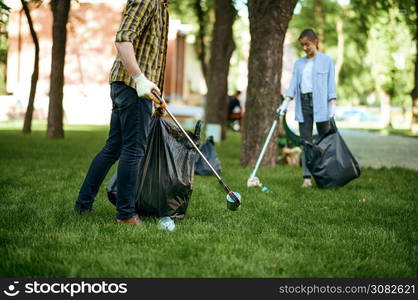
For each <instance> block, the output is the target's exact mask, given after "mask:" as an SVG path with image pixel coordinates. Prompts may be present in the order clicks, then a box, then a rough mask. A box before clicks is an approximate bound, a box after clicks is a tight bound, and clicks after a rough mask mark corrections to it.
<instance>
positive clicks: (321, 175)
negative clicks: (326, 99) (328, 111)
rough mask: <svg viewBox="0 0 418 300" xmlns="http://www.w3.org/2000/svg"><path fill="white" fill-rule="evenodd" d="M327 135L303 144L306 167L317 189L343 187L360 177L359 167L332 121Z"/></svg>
mask: <svg viewBox="0 0 418 300" xmlns="http://www.w3.org/2000/svg"><path fill="white" fill-rule="evenodd" d="M330 123H331V128H330V130H329V131H328V133H327V134H325V135H323V136H319V137H318V138H317V139H316V140H315V141H314V143H313V144H311V143H309V142H304V147H305V155H306V156H305V157H306V166H307V167H308V169H309V171H310V172H311V173H312V176H313V178H314V179H315V182H316V184H317V185H318V187H321V188H329V187H333V186H343V185H345V184H347V183H348V182H350V181H351V180H353V179H355V178H357V177H359V176H360V165H359V163H358V162H357V160H356V158H355V157H354V156H353V154H352V153H351V151H350V149H348V147H347V144H346V143H345V141H344V140H343V138H342V137H341V135H340V133H339V132H338V129H337V125H336V124H335V121H334V119H332V120H331V122H330Z"/></svg>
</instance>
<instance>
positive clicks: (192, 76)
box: [0, 0, 206, 124]
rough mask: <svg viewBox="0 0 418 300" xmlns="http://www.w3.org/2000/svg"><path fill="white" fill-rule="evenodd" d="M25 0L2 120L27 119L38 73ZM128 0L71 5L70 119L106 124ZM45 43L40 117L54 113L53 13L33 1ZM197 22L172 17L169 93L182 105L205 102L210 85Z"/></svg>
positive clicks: (15, 26)
mask: <svg viewBox="0 0 418 300" xmlns="http://www.w3.org/2000/svg"><path fill="white" fill-rule="evenodd" d="M19 2H20V1H11V0H9V1H6V3H7V4H8V5H9V6H10V7H11V8H12V10H11V12H10V19H9V25H8V32H9V51H8V62H7V91H8V92H9V93H11V94H12V95H11V96H3V97H2V99H1V101H0V120H9V119H19V118H22V117H23V115H24V113H25V110H26V105H27V99H28V96H29V90H30V81H31V75H32V72H33V61H34V45H33V41H32V38H31V36H30V31H29V26H28V24H27V20H26V16H25V15H24V13H23V11H22V9H21V5H20V3H19ZM125 4H126V0H110V1H109V0H108V1H106V0H79V1H78V3H77V2H73V3H72V6H71V11H70V16H69V21H68V24H67V29H68V36H67V48H66V58H65V59H66V61H65V71H64V72H65V86H64V113H65V117H64V118H65V122H66V123H70V124H106V123H108V122H109V118H110V110H111V101H110V96H109V93H110V89H109V83H108V77H109V72H110V68H111V66H112V64H113V61H114V59H115V56H116V49H115V47H114V38H115V35H116V32H117V30H118V26H119V24H120V20H121V17H122V10H123V7H124V5H125ZM30 5H31V15H32V18H33V23H34V27H35V30H36V32H37V34H38V38H39V44H40V60H39V81H38V86H37V95H36V99H35V112H34V118H35V119H46V117H47V114H48V101H49V97H48V93H49V77H50V72H51V48H52V13H51V9H50V7H49V3H42V4H41V5H37V4H34V3H30ZM191 30H192V28H191V26H190V25H185V24H181V22H180V21H178V20H173V19H171V20H170V28H169V41H168V56H167V68H166V77H165V85H164V94H165V96H166V97H167V99H170V100H171V101H172V103H176V104H177V105H179V104H182V105H196V106H202V105H203V103H202V102H203V96H202V95H203V94H205V93H206V86H205V82H204V79H203V75H202V73H201V70H200V65H199V62H198V61H197V58H196V54H195V52H194V48H193V45H192V43H193V36H191Z"/></svg>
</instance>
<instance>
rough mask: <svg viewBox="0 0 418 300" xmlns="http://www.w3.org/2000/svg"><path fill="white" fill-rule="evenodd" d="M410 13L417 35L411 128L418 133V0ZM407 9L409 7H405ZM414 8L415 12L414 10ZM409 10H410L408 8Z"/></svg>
mask: <svg viewBox="0 0 418 300" xmlns="http://www.w3.org/2000/svg"><path fill="white" fill-rule="evenodd" d="M410 7H411V8H412V9H410V13H412V14H415V23H412V22H411V23H412V24H413V25H412V26H411V31H412V34H413V36H414V37H415V50H416V51H415V71H414V88H413V89H412V91H411V98H412V124H411V129H412V132H413V133H418V0H415V3H414V5H411V6H410ZM402 9H403V10H407V8H403V7H402ZM412 10H414V12H412ZM407 11H408V10H407Z"/></svg>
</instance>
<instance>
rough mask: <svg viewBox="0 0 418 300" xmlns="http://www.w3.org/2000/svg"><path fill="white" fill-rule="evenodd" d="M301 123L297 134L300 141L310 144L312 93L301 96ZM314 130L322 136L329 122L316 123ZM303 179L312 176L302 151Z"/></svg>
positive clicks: (326, 130) (327, 128)
mask: <svg viewBox="0 0 418 300" xmlns="http://www.w3.org/2000/svg"><path fill="white" fill-rule="evenodd" d="M301 102H302V114H303V123H299V133H300V137H301V139H302V140H304V141H307V142H310V143H312V130H313V103H312V93H307V94H301ZM316 129H317V131H318V134H319V135H323V134H325V133H327V132H328V130H329V129H330V122H329V121H325V122H317V123H316ZM301 159H302V169H303V178H311V176H312V174H311V172H309V170H308V168H307V167H306V157H305V150H304V149H303V150H302V156H301Z"/></svg>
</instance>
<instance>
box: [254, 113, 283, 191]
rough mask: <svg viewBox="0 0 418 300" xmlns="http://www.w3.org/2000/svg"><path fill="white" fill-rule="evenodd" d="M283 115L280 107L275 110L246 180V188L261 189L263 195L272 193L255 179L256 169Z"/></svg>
mask: <svg viewBox="0 0 418 300" xmlns="http://www.w3.org/2000/svg"><path fill="white" fill-rule="evenodd" d="M284 114H285V111H284V110H281V109H280V107H279V108H278V109H277V110H276V115H275V116H274V121H273V124H272V125H271V128H270V131H269V133H268V134H267V138H266V140H265V142H264V145H263V148H262V149H261V152H260V155H259V156H258V159H257V162H256V164H255V167H254V170H253V172H252V173H251V175H250V177H249V178H248V180H247V187H262V188H261V191H262V192H265V193H268V194H269V193H272V191H271V190H270V189H269V188H268V187H266V186H263V184H262V183H261V181H260V179H258V177H256V174H257V171H258V168H259V167H260V164H261V162H262V160H263V157H264V154H265V152H266V150H267V146H268V144H269V142H270V140H271V137H272V136H273V133H274V130H275V129H276V126H277V122H278V121H279V120H280V117H281V116H283V115H284Z"/></svg>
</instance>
